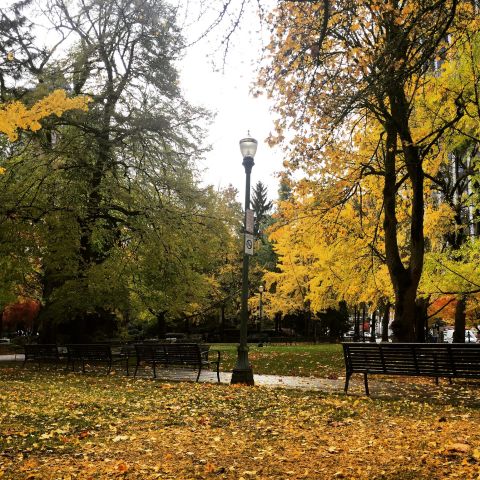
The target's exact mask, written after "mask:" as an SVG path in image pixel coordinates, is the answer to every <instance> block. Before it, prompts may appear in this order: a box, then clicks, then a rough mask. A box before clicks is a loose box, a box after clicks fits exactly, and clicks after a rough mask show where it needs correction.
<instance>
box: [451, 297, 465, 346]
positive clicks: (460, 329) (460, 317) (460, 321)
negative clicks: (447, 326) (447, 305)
mask: <svg viewBox="0 0 480 480" xmlns="http://www.w3.org/2000/svg"><path fill="white" fill-rule="evenodd" d="M466 304H467V298H466V296H465V295H462V296H461V297H460V298H459V299H458V300H457V305H456V306H455V331H454V332H453V341H454V343H465V323H466V312H465V308H466Z"/></svg>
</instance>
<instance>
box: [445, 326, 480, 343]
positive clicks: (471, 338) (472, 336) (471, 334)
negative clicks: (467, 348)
mask: <svg viewBox="0 0 480 480" xmlns="http://www.w3.org/2000/svg"><path fill="white" fill-rule="evenodd" d="M453 332H454V329H453V328H449V329H447V330H444V331H443V341H444V342H446V343H453ZM465 343H477V334H476V331H475V330H473V329H470V330H465Z"/></svg>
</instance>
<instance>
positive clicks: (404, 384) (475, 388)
mask: <svg viewBox="0 0 480 480" xmlns="http://www.w3.org/2000/svg"><path fill="white" fill-rule="evenodd" d="M23 360H24V356H23V354H17V355H0V362H2V361H16V362H19V363H20V362H23ZM196 376H197V372H196V371H194V370H185V369H168V368H167V369H165V368H162V369H158V370H157V378H158V379H159V380H167V381H175V382H190V381H192V382H194V381H195V379H196ZM139 377H140V378H145V379H151V378H152V373H151V370H148V371H145V370H143V371H141V372H139V374H138V375H137V378H139ZM231 377H232V374H231V372H220V382H221V383H222V384H230V380H231ZM254 381H255V385H256V386H262V387H270V388H295V389H300V390H310V391H319V392H325V393H333V394H343V389H344V385H345V377H343V376H341V377H338V378H336V379H329V378H313V377H291V376H280V375H254ZM200 382H203V383H217V375H216V373H215V372H211V371H208V370H207V371H203V372H202V374H201V377H200ZM368 384H369V388H370V395H371V397H372V398H374V399H384V400H391V399H399V398H407V397H408V398H409V399H411V400H418V401H428V402H429V403H439V404H441V405H446V404H450V405H459V404H460V405H466V406H469V407H474V408H480V382H468V383H467V382H464V381H462V380H455V381H454V382H453V383H452V384H449V383H448V382H447V380H441V381H440V385H439V386H437V385H435V382H434V380H433V379H431V378H421V377H420V378H417V377H415V378H411V377H371V378H369V379H368ZM348 394H349V395H353V396H362V395H364V394H365V390H364V384H363V376H361V375H355V376H354V377H353V378H352V379H351V380H350V385H349V389H348Z"/></svg>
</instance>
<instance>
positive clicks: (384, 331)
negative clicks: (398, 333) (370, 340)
mask: <svg viewBox="0 0 480 480" xmlns="http://www.w3.org/2000/svg"><path fill="white" fill-rule="evenodd" d="M391 306H392V305H391V303H390V302H387V303H386V304H385V309H384V310H383V317H382V342H388V324H389V322H390V308H391Z"/></svg>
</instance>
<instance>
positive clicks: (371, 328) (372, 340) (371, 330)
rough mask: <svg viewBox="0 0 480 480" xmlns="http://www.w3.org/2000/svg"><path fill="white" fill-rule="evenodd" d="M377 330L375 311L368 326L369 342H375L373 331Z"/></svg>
mask: <svg viewBox="0 0 480 480" xmlns="http://www.w3.org/2000/svg"><path fill="white" fill-rule="evenodd" d="M376 330H377V311H376V310H374V311H373V313H372V324H371V325H370V341H371V342H375V341H376V339H375V331H376Z"/></svg>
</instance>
